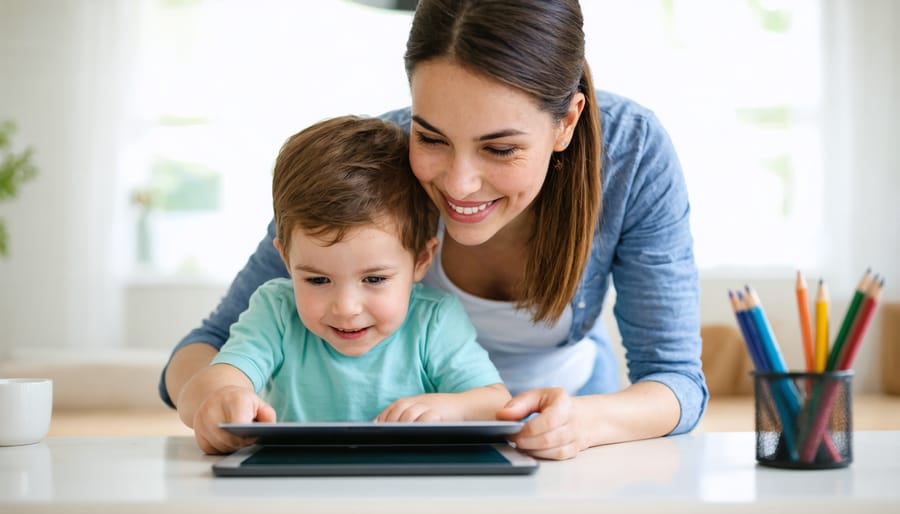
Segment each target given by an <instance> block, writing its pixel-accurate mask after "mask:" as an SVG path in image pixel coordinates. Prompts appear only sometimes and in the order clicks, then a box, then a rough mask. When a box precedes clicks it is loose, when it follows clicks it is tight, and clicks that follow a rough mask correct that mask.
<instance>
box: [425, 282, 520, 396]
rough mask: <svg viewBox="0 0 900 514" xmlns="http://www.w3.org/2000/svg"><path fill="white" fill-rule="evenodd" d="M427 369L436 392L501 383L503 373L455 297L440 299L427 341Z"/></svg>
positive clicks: (460, 390)
mask: <svg viewBox="0 0 900 514" xmlns="http://www.w3.org/2000/svg"><path fill="white" fill-rule="evenodd" d="M425 371H426V373H428V376H429V378H430V379H431V381H432V383H433V384H434V386H435V388H436V389H437V392H440V393H459V392H462V391H467V390H469V389H472V388H475V387H484V386H488V385H491V384H497V383H501V382H502V381H503V380H502V379H501V378H500V373H499V372H498V371H497V368H496V367H495V366H494V364H493V363H492V362H491V359H490V358H489V357H488V353H487V351H485V349H484V348H482V347H481V345H480V344H478V341H477V334H476V332H475V327H474V326H473V325H472V322H471V321H470V320H469V316H468V315H467V314H466V311H465V310H464V309H463V306H462V304H461V303H460V302H459V300H457V299H456V298H455V297H453V296H447V297H446V298H445V299H443V300H441V302H440V303H439V305H438V306H437V308H435V310H434V313H433V315H432V318H431V322H430V326H429V329H428V336H427V339H426V341H425Z"/></svg>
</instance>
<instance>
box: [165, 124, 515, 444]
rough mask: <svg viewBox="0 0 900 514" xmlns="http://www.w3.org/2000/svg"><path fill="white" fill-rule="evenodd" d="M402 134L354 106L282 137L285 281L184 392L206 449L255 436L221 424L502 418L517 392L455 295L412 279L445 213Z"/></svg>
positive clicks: (276, 183)
mask: <svg viewBox="0 0 900 514" xmlns="http://www.w3.org/2000/svg"><path fill="white" fill-rule="evenodd" d="M407 145H408V143H407V136H406V134H404V132H403V130H402V129H401V128H400V127H399V126H397V125H395V124H393V123H390V122H385V121H382V120H380V119H377V118H359V117H353V116H345V117H339V118H334V119H330V120H326V121H323V122H319V123H317V124H315V125H313V126H311V127H309V128H307V129H305V130H303V131H301V132H299V133H298V134H296V135H294V136H292V137H291V138H290V139H288V141H287V142H286V143H285V145H284V146H283V147H282V149H281V152H280V153H279V155H278V159H277V161H276V163H275V174H274V178H273V182H272V197H273V204H274V211H275V226H276V233H277V235H276V237H275V240H274V244H275V248H277V250H278V252H279V254H280V255H281V258H282V260H283V261H284V264H285V266H286V267H287V271H288V274H289V275H290V279H288V278H276V279H272V280H270V281H268V282H266V283H264V284H263V285H262V286H260V287H259V289H257V291H256V292H255V293H254V294H253V295H252V297H251V298H250V303H249V306H248V308H247V310H246V311H245V312H244V313H243V314H241V316H240V318H239V319H238V321H237V322H236V323H235V324H233V325H232V326H231V331H230V335H229V338H228V341H227V343H226V344H225V346H224V347H223V348H222V351H221V352H220V353H219V354H218V355H217V356H216V358H215V359H214V360H213V362H212V364H211V365H210V366H209V367H208V368H206V369H205V370H204V371H202V372H201V373H200V374H198V375H197V376H195V377H194V378H193V379H192V380H191V381H190V382H189V383H188V384H187V385H186V386H185V387H184V389H183V391H182V393H181V395H180V397H179V398H178V401H177V405H178V414H179V416H180V417H181V420H182V421H183V422H184V423H185V424H186V425H188V426H190V427H193V429H194V433H195V437H196V439H197V443H198V445H199V446H200V448H201V449H202V450H203V451H205V452H206V453H224V452H230V451H233V450H235V449H237V448H239V447H241V446H244V445H246V444H248V443H249V442H250V441H247V440H244V439H241V438H238V437H236V436H233V435H231V434H229V433H227V432H225V431H224V430H222V429H220V428H219V423H220V422H249V421H252V420H257V421H275V419H276V417H277V418H278V420H281V421H372V420H375V421H442V420H448V421H463V420H493V419H495V417H494V413H495V412H496V411H498V410H499V409H501V408H502V407H503V406H504V405H505V404H506V403H507V401H509V399H510V394H509V392H508V391H507V389H506V387H505V386H504V385H503V384H502V382H501V379H500V375H499V374H498V372H497V370H496V368H495V367H494V365H493V364H492V363H491V361H490V360H489V359H488V355H487V352H485V350H484V349H482V348H481V346H479V344H478V343H477V341H476V337H475V329H474V327H473V326H472V324H471V323H470V321H469V319H468V318H467V316H466V314H465V311H464V310H463V308H462V305H461V304H460V303H459V301H458V300H456V298H455V297H453V296H451V295H449V294H447V293H444V292H441V291H438V290H435V289H430V288H427V287H425V286H424V285H422V284H418V283H417V282H418V281H419V280H421V279H422V277H424V275H425V272H426V271H427V270H428V268H429V266H430V265H431V261H432V259H433V257H434V254H435V249H436V247H437V244H438V240H437V238H436V237H435V234H436V231H437V222H438V212H437V210H436V208H435V206H434V204H433V203H432V202H431V200H430V199H429V197H428V196H427V195H426V193H425V192H424V191H423V190H422V187H421V186H420V185H419V183H418V181H417V180H416V178H415V176H414V175H413V173H412V171H411V170H410V168H409V154H408V146H407ZM276 413H277V416H276Z"/></svg>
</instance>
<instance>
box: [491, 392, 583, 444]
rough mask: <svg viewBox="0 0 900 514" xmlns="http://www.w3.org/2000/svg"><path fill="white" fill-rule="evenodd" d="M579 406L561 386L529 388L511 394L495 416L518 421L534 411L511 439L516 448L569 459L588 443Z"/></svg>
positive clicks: (500, 418)
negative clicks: (519, 392)
mask: <svg viewBox="0 0 900 514" xmlns="http://www.w3.org/2000/svg"><path fill="white" fill-rule="evenodd" d="M579 406H580V405H579V402H578V400H577V399H575V398H572V397H571V396H569V394H568V393H566V391H565V390H564V389H562V388H559V387H551V388H545V389H532V390H530V391H525V392H524V393H522V394H519V395H517V396H515V397H513V399H512V400H510V401H509V403H507V404H506V406H505V407H504V408H502V409H500V410H499V411H497V419H499V420H506V421H517V420H521V419H524V418H525V417H526V416H529V415H530V414H533V413H536V414H537V415H536V416H533V417H532V418H531V419H529V420H528V421H527V422H526V423H525V426H524V427H522V430H521V431H520V432H519V433H518V434H516V435H514V436H512V437H511V438H510V440H511V441H512V442H513V443H515V445H516V448H518V449H520V450H522V451H524V452H527V453H528V454H530V455H532V456H534V457H539V458H542V459H555V460H563V459H571V458H572V457H575V456H576V455H578V452H580V451H581V450H584V449H585V448H587V447H588V446H590V443H589V440H590V439H589V434H588V429H587V427H586V426H584V425H585V423H583V422H582V419H583V413H582V412H581V411H580V409H579Z"/></svg>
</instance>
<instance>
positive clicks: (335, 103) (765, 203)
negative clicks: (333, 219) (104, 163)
mask: <svg viewBox="0 0 900 514" xmlns="http://www.w3.org/2000/svg"><path fill="white" fill-rule="evenodd" d="M582 8H583V10H584V15H585V33H586V39H587V52H588V60H589V62H590V63H591V66H592V71H593V73H594V78H595V84H596V85H597V87H599V88H602V89H606V90H610V91H612V92H615V93H619V94H622V95H624V96H628V97H631V98H633V99H635V100H637V101H639V102H640V103H642V104H644V105H645V106H647V107H649V108H651V109H652V110H653V111H655V112H656V113H657V115H658V116H659V118H660V119H661V120H662V122H663V125H664V126H665V127H666V128H667V130H668V131H669V133H670V135H671V136H672V138H673V140H674V142H675V146H676V149H677V151H678V153H679V156H680V158H681V161H682V167H683V168H684V170H685V174H686V178H687V181H688V186H689V191H690V194H691V201H692V208H693V213H692V223H693V229H694V236H695V240H696V243H697V246H696V255H697V260H698V264H699V265H700V266H701V268H703V269H714V268H717V267H742V266H746V265H750V264H753V265H759V264H761V263H762V264H765V265H768V266H773V267H778V266H790V267H795V266H800V267H804V268H809V267H813V266H815V265H817V264H818V263H817V262H816V255H818V252H817V251H816V250H817V246H816V244H817V243H816V242H817V241H818V240H819V239H820V237H818V236H821V234H818V233H817V231H818V230H820V229H818V228H816V227H818V226H819V225H818V223H817V220H819V219H820V215H821V212H822V209H823V207H822V205H821V202H820V201H819V200H818V199H819V198H822V194H821V193H822V190H821V186H820V184H821V182H822V178H823V171H822V162H821V161H822V157H821V155H822V148H821V142H820V141H821V133H820V126H821V116H820V109H821V107H820V102H821V96H822V91H821V89H822V88H821V76H822V72H821V71H820V57H819V54H820V47H821V38H820V29H819V20H820V13H819V9H820V7H819V3H818V2H816V1H815V0H797V1H790V2H787V1H773V0H769V1H763V0H746V1H743V2H742V1H733V2H711V1H707V2H700V1H687V0H668V1H665V0H660V1H641V2H616V1H612V0H602V1H601V0H589V1H582ZM410 19H411V15H410V14H409V13H404V12H398V11H389V10H384V9H376V8H371V7H366V6H363V5H359V4H357V3H354V2H350V1H348V0H343V1H342V0H332V1H325V2H315V3H310V2H292V1H275V0H265V1H261V2H253V3H248V2H241V1H237V0H234V1H208V0H207V1H204V0H148V1H147V3H146V4H145V10H144V13H143V16H142V32H141V33H142V37H141V44H140V45H139V48H140V50H139V52H138V56H137V58H136V60H135V63H136V64H135V66H136V74H137V75H136V79H137V80H136V81H135V84H136V88H135V91H134V94H133V98H132V105H133V107H134V110H133V112H132V119H133V120H134V121H133V123H134V130H133V133H134V135H135V137H134V141H133V145H132V147H131V153H130V154H129V155H130V156H131V157H130V158H129V161H130V162H131V163H133V165H131V166H128V170H129V171H128V174H129V175H128V177H127V180H126V182H127V187H128V190H129V191H128V192H129V194H130V195H131V197H132V199H133V200H134V202H133V204H132V213H133V215H134V216H133V219H134V224H133V229H134V230H133V234H132V236H131V237H132V239H133V241H134V244H133V245H132V246H133V247H134V252H133V254H132V258H133V260H134V261H135V263H137V266H136V269H139V270H140V269H144V270H151V271H153V272H154V273H158V274H163V275H171V274H177V273H186V272H195V273H196V272H203V273H205V274H208V275H210V276H213V277H215V278H216V279H218V280H222V281H228V280H230V279H231V277H232V276H233V275H234V273H235V272H236V271H237V270H238V269H239V268H240V267H241V266H242V265H243V263H244V261H245V259H246V258H247V256H248V255H249V253H250V251H251V250H252V249H253V248H254V247H255V245H256V243H257V242H258V241H259V239H260V237H261V236H262V235H263V228H264V227H265V224H266V223H267V222H268V220H269V219H270V218H271V207H270V190H269V187H270V176H271V169H272V165H273V162H274V159H275V156H276V154H277V152H278V149H279V147H280V145H281V143H282V142H283V141H284V140H285V139H286V138H287V137H288V136H290V135H291V134H293V133H295V132H296V131H298V130H300V129H301V128H303V127H305V126H306V125H308V124H310V123H312V122H314V121H316V120H318V119H321V118H324V117H329V116H334V115H339V114H344V113H351V112H352V113H360V114H379V113H381V112H384V111H387V110H390V109H393V108H396V107H401V106H404V105H408V103H409V98H408V87H407V82H406V76H405V73H404V70H403V62H402V55H403V52H404V49H405V40H406V36H407V33H408V30H409V22H410Z"/></svg>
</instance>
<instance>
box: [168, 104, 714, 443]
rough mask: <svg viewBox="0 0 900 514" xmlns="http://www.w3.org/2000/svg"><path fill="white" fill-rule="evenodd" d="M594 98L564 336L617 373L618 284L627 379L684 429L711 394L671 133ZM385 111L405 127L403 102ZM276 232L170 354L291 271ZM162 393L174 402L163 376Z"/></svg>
mask: <svg viewBox="0 0 900 514" xmlns="http://www.w3.org/2000/svg"><path fill="white" fill-rule="evenodd" d="M597 100H598V105H599V108H600V115H601V120H602V128H603V152H604V155H603V168H602V188H603V195H602V203H601V205H602V207H601V214H600V222H599V224H598V227H597V229H596V231H595V234H594V242H593V245H592V248H591V254H590V260H589V262H588V264H587V268H586V269H585V271H584V275H583V276H582V279H581V284H580V285H579V287H578V290H577V291H576V293H575V297H574V298H573V299H572V304H571V305H572V312H573V319H572V327H571V330H570V333H569V337H568V341H567V343H572V342H577V341H580V340H582V339H583V338H584V337H590V338H591V339H594V340H595V342H596V343H597V344H598V347H599V348H600V349H601V355H602V356H605V357H604V358H605V359H606V361H607V362H606V364H605V365H602V366H601V364H600V362H599V361H598V364H597V365H596V367H597V368H600V367H603V368H604V371H605V372H607V373H616V371H615V370H616V367H615V366H614V365H611V362H612V359H613V353H612V351H611V347H610V343H609V338H608V336H607V334H606V331H605V327H604V325H603V323H602V322H601V321H600V313H601V311H602V310H603V301H604V299H605V297H606V294H607V291H608V290H609V287H610V285H614V287H615V292H616V296H615V299H616V300H615V305H614V307H613V314H614V316H615V319H616V323H617V325H618V328H619V333H620V334H621V336H622V344H623V345H624V347H625V350H626V353H625V355H626V359H627V363H628V379H629V380H630V381H631V382H632V383H634V382H638V381H656V382H660V383H662V384H665V385H666V386H668V387H669V388H670V389H671V390H672V392H673V393H674V394H675V396H676V398H677V399H678V401H679V403H680V406H681V419H680V420H679V421H678V424H677V425H676V427H675V429H674V430H672V432H671V434H679V433H684V432H687V431H690V430H691V429H692V428H694V426H696V424H697V423H698V422H699V421H700V418H701V417H702V415H703V412H704V410H705V409H706V404H707V400H708V396H709V393H708V390H707V387H706V381H705V378H704V376H703V371H702V369H701V362H700V353H701V341H700V312H699V311H700V291H699V281H698V275H697V269H696V265H695V264H694V254H693V239H692V237H691V231H690V219H689V214H690V204H689V201H688V193H687V188H686V185H685V182H684V176H683V174H682V171H681V165H680V163H679V161H678V157H677V155H676V153H675V149H674V147H673V146H672V143H671V141H670V139H669V136H668V134H667V133H666V131H665V129H663V127H662V125H661V124H660V123H659V121H658V120H657V118H656V117H655V115H654V114H653V113H652V112H651V111H649V110H647V109H646V108H644V107H642V106H640V105H638V104H636V103H635V102H633V101H631V100H628V99H626V98H623V97H621V96H617V95H614V94H611V93H607V92H603V91H597ZM381 117H382V118H384V119H387V120H391V121H394V122H396V123H397V124H399V125H400V126H402V127H404V128H405V129H406V130H409V126H410V109H409V108H404V109H399V110H396V111H391V112H389V113H386V114H384V115H382V116H381ZM274 237H275V225H274V221H273V222H271V223H269V227H268V231H267V233H266V236H265V237H264V238H263V240H262V241H261V242H260V243H259V246H258V247H257V249H256V252H255V253H254V254H253V255H251V256H250V259H249V260H248V261H247V264H246V265H245V266H244V268H243V269H242V270H241V271H240V272H239V273H238V275H237V277H236V278H235V280H234V282H232V284H231V286H230V288H229V290H228V293H227V294H226V296H225V297H224V298H223V299H222V301H221V302H220V303H219V306H218V307H217V308H216V310H215V311H213V312H212V313H211V314H210V316H209V317H208V318H206V319H205V320H203V322H202V324H201V325H200V326H199V327H197V328H195V329H194V330H192V331H191V332H190V333H189V334H188V335H187V336H185V338H184V339H182V340H181V342H179V343H178V345H177V346H176V347H175V349H174V350H173V352H172V353H173V354H174V352H175V351H177V350H178V349H180V348H182V347H184V346H186V345H188V344H193V343H198V342H204V343H207V344H211V345H213V346H214V347H216V348H217V349H218V348H220V347H221V346H222V345H223V344H224V343H225V340H226V339H228V331H229V327H230V326H231V324H232V323H233V322H235V321H236V320H237V318H238V316H239V315H240V313H241V312H243V311H244V310H245V309H246V308H247V303H248V301H249V298H250V295H251V294H252V293H253V291H255V290H256V288H257V287H258V286H259V285H261V284H262V283H263V282H265V281H267V280H269V279H271V278H275V277H286V276H288V275H287V270H286V269H285V266H284V263H283V262H282V261H281V258H280V257H279V256H278V253H277V252H276V251H275V249H274V247H273V246H272V240H273V239H274ZM611 281H612V284H611ZM598 371H599V370H597V369H595V374H597V373H598ZM164 376H165V369H163V377H164ZM159 394H160V397H161V398H162V400H163V401H164V402H166V403H167V404H168V405H170V406H173V404H172V401H171V399H170V398H169V396H168V393H167V392H166V388H165V383H164V381H163V379H162V378H161V379H160V384H159Z"/></svg>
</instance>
